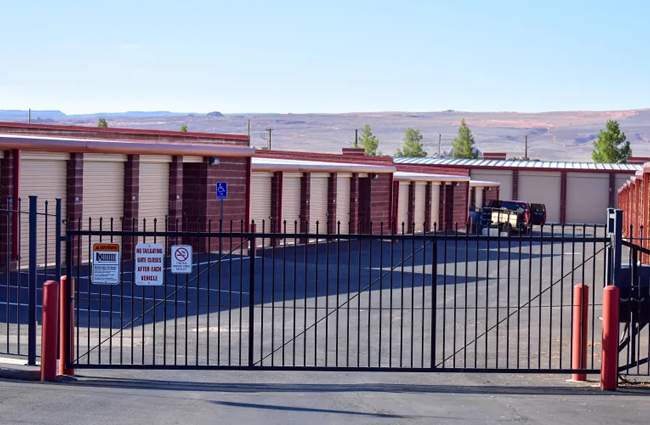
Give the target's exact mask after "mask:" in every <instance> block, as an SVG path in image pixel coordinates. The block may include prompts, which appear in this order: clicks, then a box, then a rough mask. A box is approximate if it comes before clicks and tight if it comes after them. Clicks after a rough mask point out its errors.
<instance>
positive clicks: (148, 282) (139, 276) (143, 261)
mask: <svg viewBox="0 0 650 425" xmlns="http://www.w3.org/2000/svg"><path fill="white" fill-rule="evenodd" d="M164 279H165V247H164V246H163V245H162V244H159V243H140V244H137V245H136V246H135V284H136V285H139V286H160V285H162V284H163V281H164Z"/></svg>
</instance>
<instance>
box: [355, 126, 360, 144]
mask: <svg viewBox="0 0 650 425" xmlns="http://www.w3.org/2000/svg"><path fill="white" fill-rule="evenodd" d="M354 147H355V148H358V147H359V129H358V128H355V129H354Z"/></svg>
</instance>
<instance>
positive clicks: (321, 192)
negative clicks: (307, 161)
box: [309, 173, 329, 234]
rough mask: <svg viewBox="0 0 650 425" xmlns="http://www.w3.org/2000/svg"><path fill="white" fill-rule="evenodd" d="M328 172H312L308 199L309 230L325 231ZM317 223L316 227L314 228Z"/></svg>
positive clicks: (311, 231) (312, 231)
mask: <svg viewBox="0 0 650 425" xmlns="http://www.w3.org/2000/svg"><path fill="white" fill-rule="evenodd" d="M328 184H329V174H326V173H312V175H311V194H310V199H309V232H310V233H316V231H317V230H318V233H319V234H320V233H327V200H328V196H327V187H328ZM316 223H318V229H316Z"/></svg>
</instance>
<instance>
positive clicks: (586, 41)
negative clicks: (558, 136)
mask: <svg viewBox="0 0 650 425" xmlns="http://www.w3.org/2000/svg"><path fill="white" fill-rule="evenodd" d="M1 10H2V12H1V13H2V16H3V24H2V26H0V40H2V41H1V42H0V58H2V59H0V109H26V108H29V107H31V108H33V109H60V110H62V111H64V112H67V113H87V112H107V111H111V112H113V111H126V110H172V111H195V112H209V111H212V110H219V111H222V112H230V113H232V112H283V113H285V112H293V113H302V112H327V113H338V112H361V111H388V110H390V111H395V110H406V111H437V110H444V109H455V110H466V111H521V112H529V111H549V110H574V109H585V110H612V109H633V108H648V107H650V26H649V21H648V16H650V2H649V1H646V0H638V1H626V0H617V1H613V0H609V1H600V0H580V1H579V0H563V1H555V0H543V1H528V0H518V1H505V0H504V1H500V0H491V1H486V0H476V1H469V0H456V1H436V0H428V1H424V0H423V1H409V0H402V1H382V0H374V1H365V0H363V1H362V0H358V1H355V0H347V1H345V0H343V1H339V0H330V1H327V2H324V1H323V2H315V1H309V0H302V1H288V0H287V1H283V0H276V1H263V0H246V1H232V0H231V1H219V0H212V1H198V0H185V1H183V2H177V1H170V0H158V1H149V0H130V1H122V0H113V1H103V2H102V1H71V0H59V1H51V0H32V1H29V2H28V1H17V0H13V1H7V2H4V3H3V6H2V9H1Z"/></svg>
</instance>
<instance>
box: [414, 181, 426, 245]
mask: <svg viewBox="0 0 650 425" xmlns="http://www.w3.org/2000/svg"><path fill="white" fill-rule="evenodd" d="M426 196H427V184H426V182H416V183H415V211H414V214H413V217H414V220H415V229H414V231H415V233H422V232H423V231H424V220H425V215H424V206H425V205H426V204H425V201H426Z"/></svg>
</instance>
